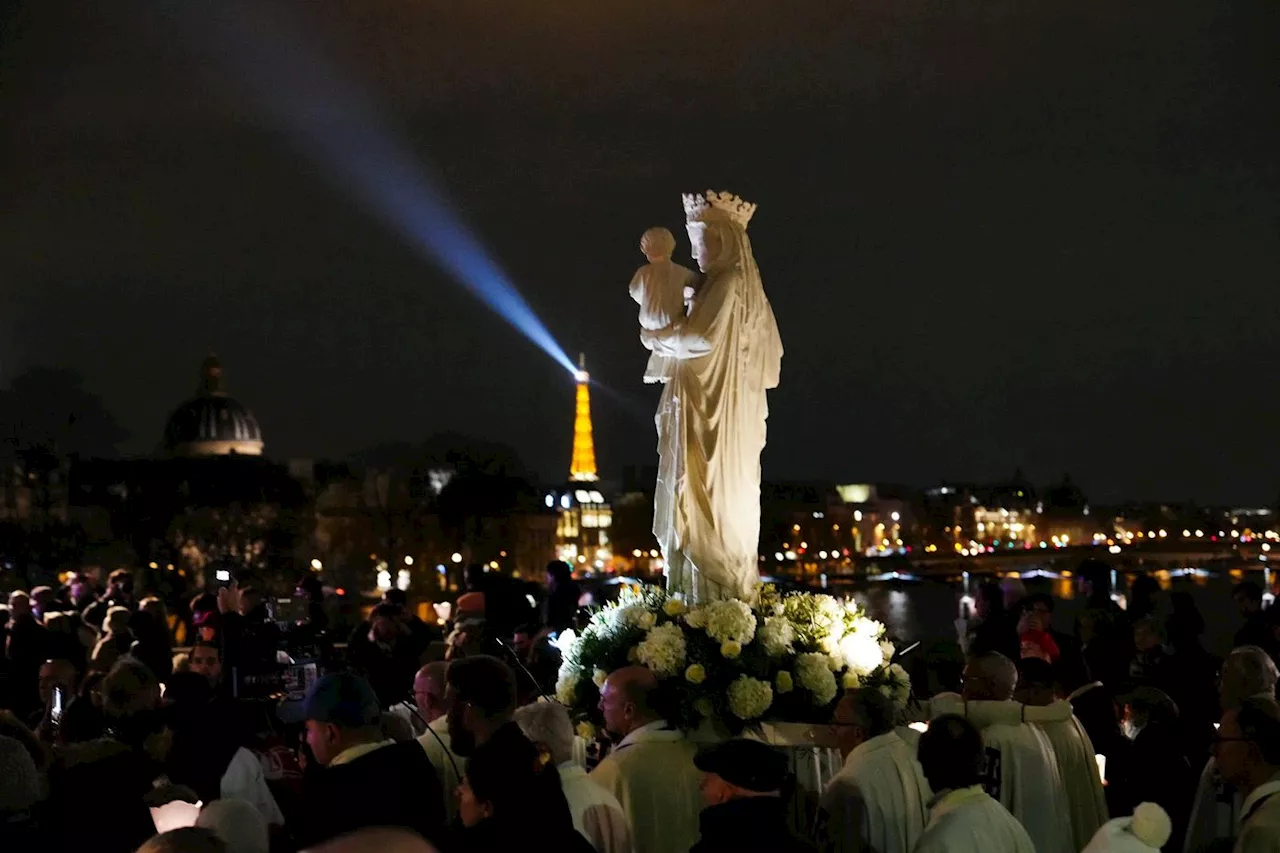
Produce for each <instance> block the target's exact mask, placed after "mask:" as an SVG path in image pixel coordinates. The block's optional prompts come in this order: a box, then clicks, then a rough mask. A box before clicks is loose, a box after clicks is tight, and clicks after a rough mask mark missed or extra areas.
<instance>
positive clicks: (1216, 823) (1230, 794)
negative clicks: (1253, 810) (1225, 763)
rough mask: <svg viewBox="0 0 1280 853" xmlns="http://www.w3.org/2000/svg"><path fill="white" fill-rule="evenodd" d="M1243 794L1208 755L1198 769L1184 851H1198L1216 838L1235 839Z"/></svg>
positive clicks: (1190, 852)
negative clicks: (1223, 775)
mask: <svg viewBox="0 0 1280 853" xmlns="http://www.w3.org/2000/svg"><path fill="white" fill-rule="evenodd" d="M1242 802H1243V798H1242V797H1241V796H1240V793H1239V792H1238V791H1236V790H1235V788H1233V787H1231V786H1230V785H1228V784H1227V783H1226V782H1225V781H1224V780H1223V779H1222V776H1221V774H1219V773H1218V761H1217V759H1215V758H1210V759H1209V761H1208V763H1206V764H1205V766H1204V770H1202V771H1200V784H1199V785H1197V787H1196V799H1195V802H1194V803H1193V804H1192V806H1191V820H1190V822H1189V823H1188V825H1187V840H1186V843H1185V844H1184V845H1183V848H1182V849H1183V850H1184V851H1186V853H1197V851H1199V850H1203V849H1205V848H1206V847H1208V846H1209V845H1210V844H1212V843H1214V842H1215V841H1217V842H1220V841H1223V840H1232V841H1234V840H1235V837H1236V825H1237V824H1238V823H1239V821H1240V806H1241V804H1242Z"/></svg>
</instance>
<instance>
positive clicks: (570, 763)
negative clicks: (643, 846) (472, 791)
mask: <svg viewBox="0 0 1280 853" xmlns="http://www.w3.org/2000/svg"><path fill="white" fill-rule="evenodd" d="M515 722H516V725H518V726H519V727H520V731H522V732H524V736H525V737H527V738H528V739H529V740H531V741H533V743H534V745H536V746H537V747H538V749H539V751H541V752H544V753H546V754H547V755H548V756H550V760H551V761H552V762H553V763H554V764H555V765H556V771H557V772H558V773H559V774H560V788H561V790H563V791H564V798H565V799H566V800H568V801H569V812H570V814H572V815H573V828H574V829H576V830H578V832H579V833H580V834H581V835H582V836H583V837H584V838H586V839H587V841H590V842H591V846H592V847H594V848H595V849H596V853H631V826H630V824H628V823H627V816H626V814H625V813H624V812H623V811H622V805H621V804H620V803H619V802H618V800H617V798H616V797H614V796H613V794H611V793H609V792H608V791H607V790H605V788H604V787H603V786H602V785H600V784H599V783H598V782H596V781H594V780H592V779H591V778H590V777H589V776H587V771H586V770H584V769H583V768H582V767H581V766H579V765H578V764H577V763H576V762H575V761H574V758H573V750H574V733H573V721H572V720H570V719H569V711H568V709H566V708H565V707H564V706H563V705H561V704H560V703H558V702H534V703H533V704H530V705H525V706H524V707H523V708H517V709H516V713H515Z"/></svg>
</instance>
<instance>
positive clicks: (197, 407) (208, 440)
mask: <svg viewBox="0 0 1280 853" xmlns="http://www.w3.org/2000/svg"><path fill="white" fill-rule="evenodd" d="M263 446H264V445H263V441H262V430H261V429H260V428H259V427H258V421H257V419H256V418H254V416H253V413H252V412H250V411H249V410H248V409H247V408H245V407H244V406H243V405H241V404H240V403H239V402H237V401H236V400H235V399H234V398H232V397H230V396H228V395H227V392H226V390H225V389H224V387H223V380H222V362H220V361H218V357H217V356H216V355H210V356H209V357H208V358H206V359H205V360H204V364H203V365H202V366H201V368H200V385H199V387H198V389H197V391H196V396H195V397H194V398H193V399H191V400H188V401H187V402H185V403H183V404H182V405H181V406H179V407H178V408H177V410H176V411H175V412H174V413H173V414H172V415H170V416H169V422H168V424H167V425H166V426H165V429H164V450H165V452H166V453H167V454H169V455H171V456H183V457H192V456H232V455H238V456H261V455H262V449H263Z"/></svg>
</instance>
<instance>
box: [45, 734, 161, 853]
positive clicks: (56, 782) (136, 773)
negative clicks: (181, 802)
mask: <svg viewBox="0 0 1280 853" xmlns="http://www.w3.org/2000/svg"><path fill="white" fill-rule="evenodd" d="M161 771H162V768H161V767H160V766H159V764H157V763H156V762H155V761H153V760H152V759H151V758H150V757H149V756H147V754H146V753H144V752H143V751H142V750H141V749H135V748H132V747H130V746H128V745H126V744H124V743H121V742H120V741H117V740H113V739H109V738H103V739H100V740H94V741H89V742H87V743H79V744H74V745H68V746H66V747H64V748H63V749H61V750H60V751H59V755H58V758H57V760H56V761H55V763H54V765H53V767H52V768H51V770H50V772H49V790H50V797H49V800H48V802H47V804H46V811H45V820H44V827H45V830H46V831H47V832H48V833H49V836H48V838H47V840H48V842H49V846H48V849H50V850H92V851H95V853H132V851H134V850H136V849H138V847H139V846H140V845H141V844H142V843H143V842H144V841H146V840H147V839H148V838H150V837H151V836H152V835H154V834H155V824H153V823H152V822H151V812H150V810H149V809H148V808H147V806H146V805H145V804H144V803H143V801H142V798H143V796H145V795H146V793H147V792H148V791H150V790H151V787H152V782H153V780H154V779H155V778H156V777H157V776H158V775H159V774H160V773H161Z"/></svg>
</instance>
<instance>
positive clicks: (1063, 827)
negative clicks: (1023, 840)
mask: <svg viewBox="0 0 1280 853" xmlns="http://www.w3.org/2000/svg"><path fill="white" fill-rule="evenodd" d="M1017 678H1018V671H1017V668H1016V667H1015V666H1014V664H1013V661H1011V660H1009V659H1008V658H1006V657H1005V656H1004V655H1001V654H999V653H998V652H991V653H989V654H986V655H982V656H980V657H976V658H971V659H970V661H969V663H968V665H966V667H965V672H964V695H963V696H959V695H957V694H954V693H943V694H939V695H938V696H935V697H934V698H933V699H932V700H931V701H930V710H931V712H932V714H933V716H934V717H935V718H936V717H937V716H939V715H942V714H958V715H959V716H962V717H965V718H966V719H968V720H969V721H970V722H971V723H973V725H974V726H976V727H977V729H978V730H979V731H980V732H981V734H982V740H983V743H984V744H985V749H986V764H987V769H986V774H985V783H984V784H985V785H986V787H987V791H988V792H989V793H990V794H991V795H992V796H993V797H995V798H996V799H998V800H999V801H1000V803H1001V804H1002V805H1003V806H1004V807H1005V808H1007V809H1008V810H1009V812H1010V813H1011V814H1012V815H1013V816H1014V817H1015V818H1017V819H1018V821H1019V822H1020V823H1021V824H1022V825H1023V827H1024V828H1025V829H1026V830H1027V834H1028V835H1030V836H1031V839H1032V840H1033V841H1034V842H1035V846H1036V849H1037V850H1038V851H1039V853H1075V850H1076V847H1075V844H1074V840H1073V836H1072V831H1071V822H1070V818H1069V817H1068V809H1069V806H1068V800H1067V792H1066V788H1065V787H1064V785H1063V783H1062V776H1061V774H1060V773H1059V772H1058V760H1057V756H1056V755H1055V754H1054V751H1053V746H1052V744H1051V743H1050V742H1049V738H1048V737H1047V736H1046V735H1045V733H1044V732H1043V731H1041V730H1040V729H1039V728H1037V727H1036V726H1035V725H1033V724H1031V723H1027V722H1021V720H1022V715H1023V713H1024V710H1023V709H1024V708H1025V706H1023V705H1022V704H1020V703H1018V702H1014V701H1012V699H1011V697H1012V696H1013V690H1014V687H1015V685H1016V684H1017ZM930 731H932V724H931V725H930ZM923 740H924V738H923V737H922V738H921V742H922V744H923Z"/></svg>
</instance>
